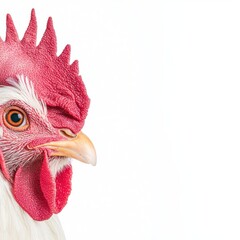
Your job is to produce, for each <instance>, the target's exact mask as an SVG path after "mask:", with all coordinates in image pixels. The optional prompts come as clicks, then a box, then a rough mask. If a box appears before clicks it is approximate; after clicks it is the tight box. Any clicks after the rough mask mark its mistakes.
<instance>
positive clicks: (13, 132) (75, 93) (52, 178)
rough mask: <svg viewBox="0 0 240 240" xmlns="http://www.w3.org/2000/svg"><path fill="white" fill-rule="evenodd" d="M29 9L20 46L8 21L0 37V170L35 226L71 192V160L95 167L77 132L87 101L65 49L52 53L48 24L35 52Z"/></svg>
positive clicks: (53, 44) (89, 148)
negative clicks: (27, 22)
mask: <svg viewBox="0 0 240 240" xmlns="http://www.w3.org/2000/svg"><path fill="white" fill-rule="evenodd" d="M36 34H37V22H36V17H35V12H34V10H32V14H31V20H30V23H29V26H28V28H27V30H26V32H25V34H24V37H23V39H22V40H19V38H18V34H17V31H16V29H15V26H14V24H13V21H12V19H11V16H10V15H7V30H6V40H5V41H3V40H1V39H0V167H1V171H2V174H3V176H4V177H5V178H6V179H7V180H8V182H9V183H10V184H11V186H12V193H13V196H14V198H15V200H16V201H17V202H18V204H19V205H20V206H21V207H22V209H23V210H24V211H26V212H27V213H28V214H29V215H30V216H31V217H32V218H33V219H34V220H38V221H42V220H46V219H48V218H50V217H51V216H52V214H55V213H59V212H60V211H61V210H62V209H63V207H64V206H65V205H66V203H67V199H68V196H69V194H70V192H71V176H72V169H71V162H70V158H75V159H78V160H80V161H83V162H85V163H91V164H92V165H95V164H96V154H95V150H94V147H93V145H92V143H91V141H90V140H89V139H88V137H87V136H86V135H84V134H83V133H82V132H81V128H82V127H83V124H84V120H85V118H86V116H87V111H88V107H89V98H88V96H87V93H86V89H85V86H84V83H83V81H82V79H81V76H79V72H78V62H77V61H74V62H73V63H72V64H69V59H70V46H69V45H67V46H66V47H65V49H64V50H63V52H62V53H61V54H60V55H59V56H57V55H56V51H57V48H56V36H55V31H54V28H53V24H52V19H51V18H49V20H48V23H47V28H46V31H45V33H44V35H43V37H42V39H41V41H40V43H39V44H38V46H36Z"/></svg>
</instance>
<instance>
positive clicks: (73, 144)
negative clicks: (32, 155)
mask: <svg viewBox="0 0 240 240" xmlns="http://www.w3.org/2000/svg"><path fill="white" fill-rule="evenodd" d="M40 146H44V147H46V148H48V149H52V150H54V151H52V152H51V156H63V157H70V158H74V159H77V160H80V161H81V162H84V163H89V164H92V165H93V166H95V165H96V163H97V156H96V151H95V148H94V146H93V144H92V142H91V140H90V139H89V138H88V137H87V136H86V135H85V134H84V133H82V132H79V133H78V134H77V135H76V137H74V138H69V139H68V140H65V141H56V142H48V143H45V144H42V145H40ZM40 146H38V147H40Z"/></svg>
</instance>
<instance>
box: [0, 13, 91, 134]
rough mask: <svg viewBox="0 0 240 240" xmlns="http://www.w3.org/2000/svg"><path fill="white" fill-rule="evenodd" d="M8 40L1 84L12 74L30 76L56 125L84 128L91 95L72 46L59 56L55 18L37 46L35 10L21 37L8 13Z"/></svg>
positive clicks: (1, 46) (2, 47) (0, 45)
mask: <svg viewBox="0 0 240 240" xmlns="http://www.w3.org/2000/svg"><path fill="white" fill-rule="evenodd" d="M6 25H7V30H6V40H5V41H3V40H2V39H0V84H7V83H6V79H7V78H8V77H13V78H16V76H17V75H21V74H23V75H24V76H27V77H28V78H29V79H30V80H31V81H32V82H33V85H34V88H35V91H36V93H37V95H38V97H39V98H41V99H42V100H43V101H44V102H45V103H46V105H47V107H48V118H49V119H50V121H51V123H52V124H53V126H54V127H56V128H68V129H71V130H72V131H73V132H74V133H77V132H79V131H80V129H81V128H82V126H83V124H84V120H85V118H86V116H87V111H88V107H89V102H90V100H89V98H88V96H87V93H86V89H85V86H84V83H83V81H82V78H81V76H79V70H78V61H77V60H76V61H74V62H73V63H72V64H71V65H70V64H69V60H70V45H67V46H66V47H65V48H64V50H63V52H62V53H61V54H60V55H59V56H57V55H56V52H57V41H56V35H55V30H54V28H53V23H52V18H49V19H48V22H47V27H46V30H45V33H44V34H43V37H42V39H41V41H40V43H39V44H38V46H36V35H37V21H36V16H35V11H34V9H33V10H32V13H31V20H30V23H29V26H28V28H27V30H26V32H25V34H24V37H23V39H22V40H19V38H18V34H17V31H16V28H15V26H14V23H13V21H12V18H11V16H10V15H9V14H8V15H7V24H6Z"/></svg>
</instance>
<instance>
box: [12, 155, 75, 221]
mask: <svg viewBox="0 0 240 240" xmlns="http://www.w3.org/2000/svg"><path fill="white" fill-rule="evenodd" d="M48 163H49V159H48V156H47V152H44V156H43V159H37V160H35V161H34V162H32V163H29V164H26V165H25V166H23V167H19V169H18V170H17V172H16V174H15V178H14V183H13V194H14V197H15V199H16V201H17V202H18V204H19V205H20V206H21V207H22V208H23V209H24V210H25V211H26V212H27V213H28V214H29V215H30V216H31V217H32V218H33V219H34V220H37V221H43V220H46V219H49V218H50V217H51V216H52V214H53V213H58V212H60V211H61V210H62V208H63V207H64V206H65V205H66V203H67V199H68V196H69V194H70V192H71V176H72V169H71V167H70V166H67V167H66V168H65V169H63V171H62V172H60V173H59V174H58V175H57V176H56V178H53V177H52V175H51V172H50V169H49V164H48Z"/></svg>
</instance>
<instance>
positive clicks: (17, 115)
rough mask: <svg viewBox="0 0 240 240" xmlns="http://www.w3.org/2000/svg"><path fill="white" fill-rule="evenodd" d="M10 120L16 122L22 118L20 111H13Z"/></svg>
mask: <svg viewBox="0 0 240 240" xmlns="http://www.w3.org/2000/svg"><path fill="white" fill-rule="evenodd" d="M11 120H12V121H13V122H14V123H18V122H20V121H21V120H22V115H21V114H20V113H13V114H12V115H11Z"/></svg>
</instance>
